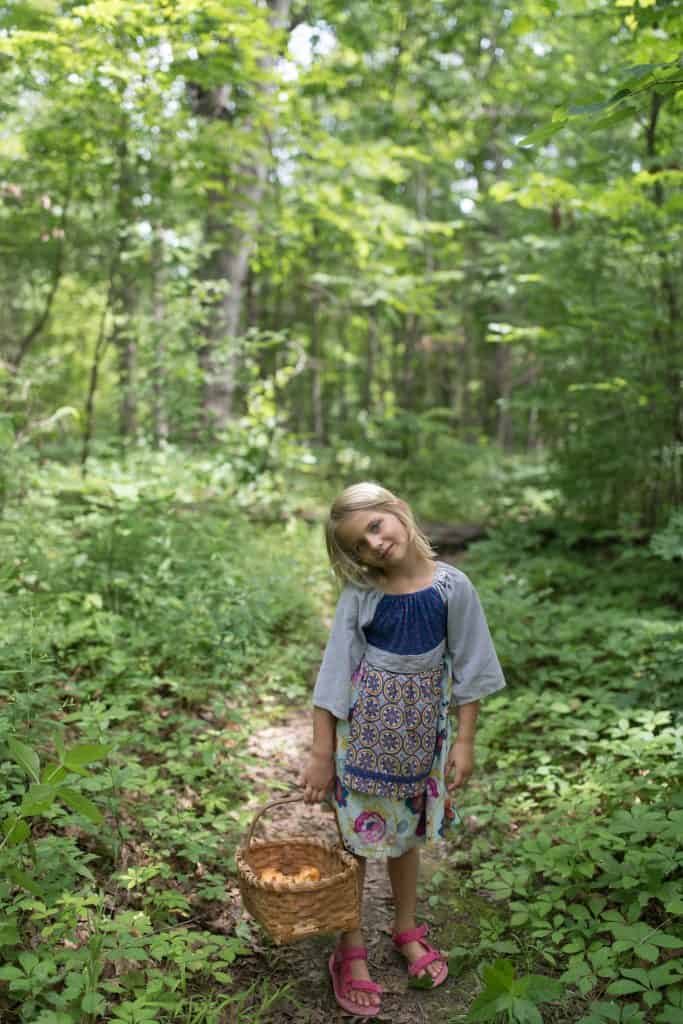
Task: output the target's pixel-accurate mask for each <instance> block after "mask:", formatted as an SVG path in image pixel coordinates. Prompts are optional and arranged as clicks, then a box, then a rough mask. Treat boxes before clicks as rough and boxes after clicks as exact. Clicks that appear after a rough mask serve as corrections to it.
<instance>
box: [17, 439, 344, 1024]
mask: <svg viewBox="0 0 683 1024" xmlns="http://www.w3.org/2000/svg"><path fill="white" fill-rule="evenodd" d="M226 469H227V462H226V464H224V465H222V464H221V463H220V462H218V463H212V462H209V461H208V460H197V461H196V462H195V463H194V465H192V464H191V463H190V462H188V461H187V460H186V459H184V460H181V459H180V458H176V456H175V454H174V453H173V451H171V450H169V451H167V452H166V454H165V455H164V456H163V457H159V458H156V459H155V458H149V457H146V456H145V455H143V454H140V456H139V457H138V460H131V464H130V465H129V466H128V467H123V466H122V465H120V464H116V463H110V464H109V465H105V464H104V463H93V466H92V475H91V476H90V477H89V478H88V479H87V480H86V482H85V483H83V482H82V481H80V480H79V478H78V476H77V475H76V474H75V473H74V472H72V471H71V470H70V469H68V468H66V467H60V466H59V465H53V466H51V467H49V469H41V468H39V467H38V466H36V465H35V464H34V465H33V466H31V465H30V464H28V465H27V467H26V476H25V477H24V478H23V480H24V483H25V484H26V488H27V491H26V497H25V498H24V499H23V500H21V501H20V500H19V493H17V490H16V489H15V488H14V487H13V490H12V493H11V496H10V498H11V500H10V501H9V503H8V504H7V505H6V507H5V515H4V518H3V519H2V520H0V533H1V534H2V544H3V547H5V546H6V548H7V549H8V550H11V551H12V553H13V558H12V560H11V561H10V562H9V563H5V565H4V566H3V571H2V587H1V588H0V607H1V608H2V616H3V622H4V630H3V636H2V640H1V641H0V643H1V647H2V665H3V672H2V674H0V762H1V764H2V772H3V779H5V780H6V787H5V790H4V792H3V796H2V798H1V799H0V821H1V822H2V832H0V867H2V876H3V879H4V881H3V882H2V884H0V917H1V918H2V927H1V928H0V956H1V957H2V958H3V960H4V965H3V966H2V967H0V978H1V979H2V981H3V995H2V996H0V1008H2V1011H3V1016H4V1011H7V1012H11V1013H13V1014H15V1015H16V1019H17V1020H21V1021H26V1024H28V1022H30V1024H34V1022H35V1021H38V1020H40V1021H41V1022H44V1024H57V1022H58V1024H81V1022H82V1021H84V1020H88V1021H89V1020H95V1019H97V1018H98V1017H101V1016H102V1015H108V1016H111V1015H112V1014H113V1016H112V1019H115V1020H122V1021H138V1020H139V1021H164V1022H165V1021H171V1020H188V1021H191V1020H196V1021H197V1022H200V1021H216V1024H218V1021H219V1020H220V1019H221V1018H220V1014H221V1013H224V1012H225V1009H226V1007H228V1006H233V1005H234V1007H235V1011H234V1012H235V1014H237V1016H236V1019H239V1020H242V1021H244V1022H245V1024H246V1021H247V1020H256V1019H263V1020H264V1021H265V1020H266V1019H267V1016H268V1013H269V1007H270V1006H271V1005H274V1003H276V1002H277V1001H278V1000H279V999H281V998H282V999H284V998H288V997H289V993H285V992H283V991H282V990H277V991H276V990H271V989H266V988H262V987H261V986H256V987H255V988H254V989H253V991H250V992H247V993H239V992H237V993H234V992H233V993H232V994H231V996H230V998H229V999H228V998H226V997H225V995H224V990H225V988H226V987H227V989H228V992H230V985H231V980H232V974H231V967H232V964H233V963H234V961H235V959H236V958H237V957H241V956H245V955H248V954H249V953H250V946H249V943H248V935H246V936H245V935H244V934H236V933H234V932H231V933H229V934H228V935H223V934H220V932H218V933H217V932H216V931H215V930H214V929H213V924H212V923H213V919H214V917H215V914H216V909H215V908H216V906H217V905H220V904H221V902H223V901H225V899H226V889H227V887H228V886H229V885H230V884H231V874H230V872H231V864H232V857H233V851H234V845H235V843H236V842H237V839H238V836H239V835H240V833H241V831H242V829H243V828H244V826H245V824H246V821H245V815H246V811H244V810H243V809H242V806H241V805H242V804H243V802H244V798H245V797H246V796H247V794H248V790H249V781H248V780H249V778H250V774H251V770H252V769H253V767H254V759H253V758H252V757H251V756H250V755H249V754H248V753H247V752H246V743H247V738H248V735H249V733H250V731H251V730H253V728H254V726H255V724H256V723H257V722H258V721H259V716H263V717H264V719H265V716H266V715H267V714H268V713H269V712H271V711H272V709H273V708H275V707H277V706H278V705H279V704H280V703H281V702H283V701H284V702H291V701H292V700H296V699H302V698H303V697H304V695H305V694H306V693H307V689H308V681H309V674H310V670H311V669H312V666H313V664H314V662H315V660H316V658H317V657H318V654H319V649H320V647H319V644H320V639H321V629H320V625H319V620H318V615H317V602H314V601H313V600H312V596H313V594H315V593H317V592H318V591H320V593H321V594H322V593H323V592H324V591H325V588H326V586H327V583H326V579H325V574H324V569H323V561H322V550H321V544H320V540H319V538H318V536H317V533H316V535H315V538H314V537H313V535H312V534H311V531H310V528H309V527H308V526H307V525H305V524H300V523H295V522H290V523H287V522H286V521H284V522H281V523H279V524H277V525H272V524H271V525H255V522H253V521H251V520H250V519H249V518H248V517H247V514H246V513H245V511H244V510H245V509H248V508H250V507H254V506H255V505H256V501H255V500H254V501H253V502H250V501H248V500H245V498H244V495H242V498H241V500H235V499H234V489H233V488H234V486H235V484H234V478H233V477H230V483H229V485H227V486H225V485H224V481H225V479H226V473H225V470H226ZM13 483H14V484H16V483H17V482H16V481H14V482H13ZM247 486H248V484H247ZM259 493H260V492H259V491H258V489H252V490H251V491H250V495H251V497H252V499H253V498H254V496H255V495H258V494H259ZM290 497H292V496H290ZM292 500H293V499H292ZM285 507H286V506H285V503H283V502H282V501H280V502H279V503H278V505H277V506H276V508H277V513H278V514H282V510H283V509H284V508H285ZM257 511H258V510H257ZM269 511H270V514H271V515H272V514H273V506H272V505H271V506H269ZM259 514H261V513H260V512H259ZM3 1000H4V1002H3ZM240 1000H241V1002H240ZM231 1012H232V1011H231ZM250 1014H251V1016H250Z"/></svg>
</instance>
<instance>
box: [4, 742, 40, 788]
mask: <svg viewBox="0 0 683 1024" xmlns="http://www.w3.org/2000/svg"><path fill="white" fill-rule="evenodd" d="M7 746H8V748H9V752H10V755H11V757H12V760H13V761H15V762H16V763H17V764H19V765H21V767H22V768H23V769H24V771H25V772H26V773H27V775H30V777H31V778H32V779H33V781H34V782H39V781H40V758H39V757H38V755H37V754H36V752H35V750H33V748H32V747H27V746H26V744H25V743H20V742H19V740H15V739H14V737H13V736H10V738H9V739H8V740H7Z"/></svg>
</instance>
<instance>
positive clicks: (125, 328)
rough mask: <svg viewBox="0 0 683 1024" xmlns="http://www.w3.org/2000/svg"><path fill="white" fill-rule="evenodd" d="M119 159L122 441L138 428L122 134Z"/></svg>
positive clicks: (128, 175)
mask: <svg viewBox="0 0 683 1024" xmlns="http://www.w3.org/2000/svg"><path fill="white" fill-rule="evenodd" d="M117 155H118V159H119V175H118V196H117V200H116V220H117V229H118V234H119V243H118V252H117V259H116V267H115V271H114V279H113V291H112V308H113V312H114V329H113V332H112V340H113V342H114V345H115V346H116V350H117V354H118V376H119V388H120V392H121V394H120V403H119V433H120V436H121V439H122V440H123V442H124V443H125V442H126V441H129V440H132V439H133V438H135V436H136V435H137V431H138V396H137V340H136V337H135V329H134V313H135V300H136V293H137V289H136V283H135V271H134V269H133V267H132V265H131V263H130V262H128V261H126V260H125V258H124V256H125V252H126V249H127V247H128V236H129V234H130V232H131V231H132V228H133V223H134V220H135V213H134V207H133V186H134V181H133V169H132V167H131V165H130V161H129V159H128V143H127V141H126V139H125V137H124V138H123V139H122V140H121V142H120V143H119V145H118V148H117Z"/></svg>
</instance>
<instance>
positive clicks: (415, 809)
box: [299, 483, 505, 1017]
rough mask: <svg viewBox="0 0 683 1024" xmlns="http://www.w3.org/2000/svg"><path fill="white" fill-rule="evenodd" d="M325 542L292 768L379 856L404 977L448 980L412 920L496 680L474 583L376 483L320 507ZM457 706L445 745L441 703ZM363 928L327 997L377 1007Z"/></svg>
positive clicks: (336, 969) (368, 1011) (370, 1009)
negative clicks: (305, 730)
mask: <svg viewBox="0 0 683 1024" xmlns="http://www.w3.org/2000/svg"><path fill="white" fill-rule="evenodd" d="M326 542H327V551H328V554H329V558H330V562H331V564H332V568H333V569H334V572H335V574H336V575H337V577H338V578H339V579H340V580H341V582H342V583H344V584H345V586H344V589H343V591H342V593H341V596H340V598H339V603H338V604H337V610H336V612H335V616H334V622H333V624H332V631H331V634H330V638H329V642H328V644H327V649H326V650H325V655H324V657H323V661H322V665H321V668H320V672H319V675H318V680H317V682H316V686H315V691H314V695H313V704H314V712H313V750H312V754H311V757H310V759H309V761H308V764H307V765H306V767H305V768H304V770H303V771H302V774H301V778H300V780H299V781H300V783H301V785H302V786H303V787H304V797H305V800H306V801H307V802H308V803H313V802H315V801H318V800H322V799H323V798H324V796H325V794H326V793H327V792H328V791H329V790H330V789H331V788H332V786H333V785H334V804H335V810H336V813H337V817H338V820H339V826H340V829H341V832H342V835H343V837H344V844H345V846H346V847H347V849H348V850H350V851H351V852H352V853H353V854H355V856H356V857H357V858H358V862H359V867H360V871H361V886H362V883H363V879H364V876H365V863H366V858H367V857H373V858H378V857H386V858H387V867H388V872H389V879H390V882H391V887H392V891H393V895H394V902H395V919H394V931H393V941H394V945H395V947H396V949H397V950H398V951H399V953H401V954H402V956H403V957H404V958H405V960H406V962H407V964H408V972H409V974H410V975H411V978H421V977H423V976H425V975H428V976H429V978H430V980H431V983H432V986H436V985H441V984H442V982H444V981H445V980H446V976H447V974H448V967H447V964H446V959H445V957H444V955H443V954H442V953H439V952H438V951H437V950H436V949H434V948H433V946H431V945H430V944H429V943H428V942H427V941H426V938H425V937H426V934H427V926H426V925H424V924H423V925H420V926H419V927H416V924H415V910H416V903H417V875H418V856H419V853H418V848H419V847H420V846H421V845H423V844H424V843H425V842H426V841H428V840H433V839H435V838H437V837H439V836H443V835H444V834H445V832H446V829H448V828H449V827H450V826H451V825H454V824H456V823H457V821H458V818H457V815H456V813H455V811H454V810H453V809H452V807H451V804H450V800H449V799H448V788H449V787H448V786H447V783H446V777H447V776H450V777H451V780H452V781H451V783H450V788H453V789H457V787H458V786H461V785H462V784H463V783H464V782H465V781H466V780H467V779H468V778H469V776H470V775H471V774H472V770H473V767H474V733H475V724H476V719H477V712H478V709H479V700H480V698H481V697H483V696H486V695H487V694H490V693H495V692H496V691H497V690H500V689H501V688H502V687H503V686H505V680H504V679H503V674H502V672H501V668H500V665H499V663H498V658H497V657H496V652H495V650H494V648H493V644H492V642H491V637H490V634H489V631H488V627H487V625H486V619H485V618H484V613H483V611H482V609H481V605H480V603H479V599H478V597H477V593H476V591H475V589H474V587H473V586H472V584H471V583H470V581H469V579H468V578H467V576H465V574H464V573H462V572H460V571H459V570H458V569H454V568H453V567H452V566H450V565H446V564H445V563H443V562H438V561H435V559H434V552H433V551H432V549H431V547H430V544H429V541H428V540H427V539H426V537H425V536H424V535H423V534H422V533H421V532H420V530H419V529H418V528H417V526H416V524H415V520H414V518H413V515H412V512H411V510H410V508H409V507H408V505H406V504H405V502H403V501H400V500H399V499H398V498H397V497H396V496H395V495H393V494H392V493H391V492H390V491H387V490H385V489H384V488H383V487H379V486H378V485H377V484H373V483H360V484H355V485H354V486H353V487H348V488H347V489H346V490H345V491H343V492H342V494H340V495H339V497H338V498H337V499H336V501H335V502H334V503H333V505H332V508H331V510H330V515H329V518H328V521H327V524H326ZM452 703H453V704H454V705H455V707H456V709H457V718H458V729H457V735H456V738H455V742H454V743H453V744H452V745H451V730H450V723H449V719H448V712H449V709H450V707H451V704H452ZM366 960H367V950H366V949H365V947H364V945H363V937H362V934H361V932H360V931H355V932H349V933H345V934H343V935H342V936H341V938H340V941H339V944H338V945H337V948H336V949H335V951H334V952H333V954H332V956H331V958H330V961H329V970H330V975H331V978H332V984H333V987H334V994H335V997H336V1000H337V1002H338V1004H339V1005H340V1006H341V1007H342V1008H343V1009H345V1010H347V1011H348V1012H350V1013H354V1014H356V1015H357V1016H361V1017H374V1016H376V1015H377V1014H378V1013H379V1004H380V994H381V992H382V989H381V988H380V986H379V985H377V984H375V983H374V982H373V981H371V980H370V976H369V974H368V970H367V966H366V963H365V961H366Z"/></svg>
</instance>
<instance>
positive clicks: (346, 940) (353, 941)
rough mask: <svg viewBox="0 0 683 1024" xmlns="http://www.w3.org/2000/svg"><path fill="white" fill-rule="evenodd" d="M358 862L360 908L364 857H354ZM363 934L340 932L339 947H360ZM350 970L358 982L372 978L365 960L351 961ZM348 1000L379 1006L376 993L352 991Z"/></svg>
mask: <svg viewBox="0 0 683 1024" xmlns="http://www.w3.org/2000/svg"><path fill="white" fill-rule="evenodd" d="M356 860H357V861H358V867H359V868H360V892H361V907H362V900H363V886H364V883H365V864H366V861H365V857H356ZM363 944H364V943H363V933H362V932H361V930H360V929H359V928H357V929H356V931H353V932H342V934H341V936H340V939H339V945H340V947H341V948H342V949H350V948H351V947H352V946H362V945H363ZM349 966H350V968H351V977H352V978H356V979H357V980H358V981H372V978H371V977H370V975H369V974H368V965H367V962H366V961H365V960H351V962H350V964H349ZM348 998H349V999H352V1000H353V1001H354V1002H356V1003H358V1005H359V1006H377V1005H378V1004H379V996H378V995H377V993H376V992H358V991H356V990H352V991H351V992H349V996H348Z"/></svg>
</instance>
